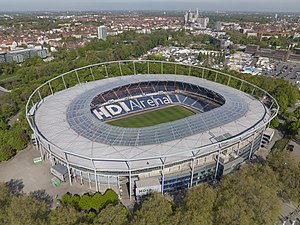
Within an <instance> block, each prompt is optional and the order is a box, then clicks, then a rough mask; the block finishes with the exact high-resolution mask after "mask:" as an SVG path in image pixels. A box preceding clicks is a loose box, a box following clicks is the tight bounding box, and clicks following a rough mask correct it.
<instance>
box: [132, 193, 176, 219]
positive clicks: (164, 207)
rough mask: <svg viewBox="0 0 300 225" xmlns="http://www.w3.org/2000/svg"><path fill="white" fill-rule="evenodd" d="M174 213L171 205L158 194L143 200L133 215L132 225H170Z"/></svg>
mask: <svg viewBox="0 0 300 225" xmlns="http://www.w3.org/2000/svg"><path fill="white" fill-rule="evenodd" d="M173 216H174V212H173V210H172V205H171V203H170V202H168V201H167V200H166V199H165V197H164V196H163V195H161V194H160V193H154V194H153V195H152V196H151V197H150V198H149V199H147V200H145V201H144V202H143V204H142V206H141V208H140V209H139V210H137V211H136V213H135V215H134V219H133V222H132V224H133V225H169V224H170V225H171V224H173V221H172V217H173Z"/></svg>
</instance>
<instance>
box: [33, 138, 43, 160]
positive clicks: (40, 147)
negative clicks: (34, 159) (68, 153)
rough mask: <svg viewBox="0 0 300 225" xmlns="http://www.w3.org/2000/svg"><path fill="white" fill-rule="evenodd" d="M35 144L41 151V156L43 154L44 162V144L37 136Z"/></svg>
mask: <svg viewBox="0 0 300 225" xmlns="http://www.w3.org/2000/svg"><path fill="white" fill-rule="evenodd" d="M34 136H35V135H34ZM35 143H36V145H37V147H38V149H39V150H40V154H41V158H42V160H44V153H43V149H42V144H41V142H40V141H39V140H38V138H37V137H36V136H35Z"/></svg>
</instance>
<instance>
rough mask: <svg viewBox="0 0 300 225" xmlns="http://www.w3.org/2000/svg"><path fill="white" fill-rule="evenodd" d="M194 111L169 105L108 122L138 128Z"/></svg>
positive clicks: (185, 115) (191, 113)
mask: <svg viewBox="0 0 300 225" xmlns="http://www.w3.org/2000/svg"><path fill="white" fill-rule="evenodd" d="M194 114H195V113H193V112H191V111H190V110H188V109H186V108H184V107H182V106H171V107H168V108H163V109H159V110H155V111H150V112H145V113H143V114H138V115H133V116H130V117H126V118H121V119H118V120H114V121H111V122H108V124H110V125H113V126H118V127H128V128H140V127H149V126H154V125H157V124H161V123H166V122H171V121H175V120H179V119H182V118H185V117H188V116H191V115H194Z"/></svg>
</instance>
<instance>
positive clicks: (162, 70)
mask: <svg viewBox="0 0 300 225" xmlns="http://www.w3.org/2000/svg"><path fill="white" fill-rule="evenodd" d="M160 73H161V74H164V63H163V62H161V65H160Z"/></svg>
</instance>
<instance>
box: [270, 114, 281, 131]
mask: <svg viewBox="0 0 300 225" xmlns="http://www.w3.org/2000/svg"><path fill="white" fill-rule="evenodd" d="M278 126H279V119H278V117H277V116H276V117H275V118H274V119H273V120H272V121H271V127H272V128H275V129H276V128H277V127H278Z"/></svg>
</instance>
